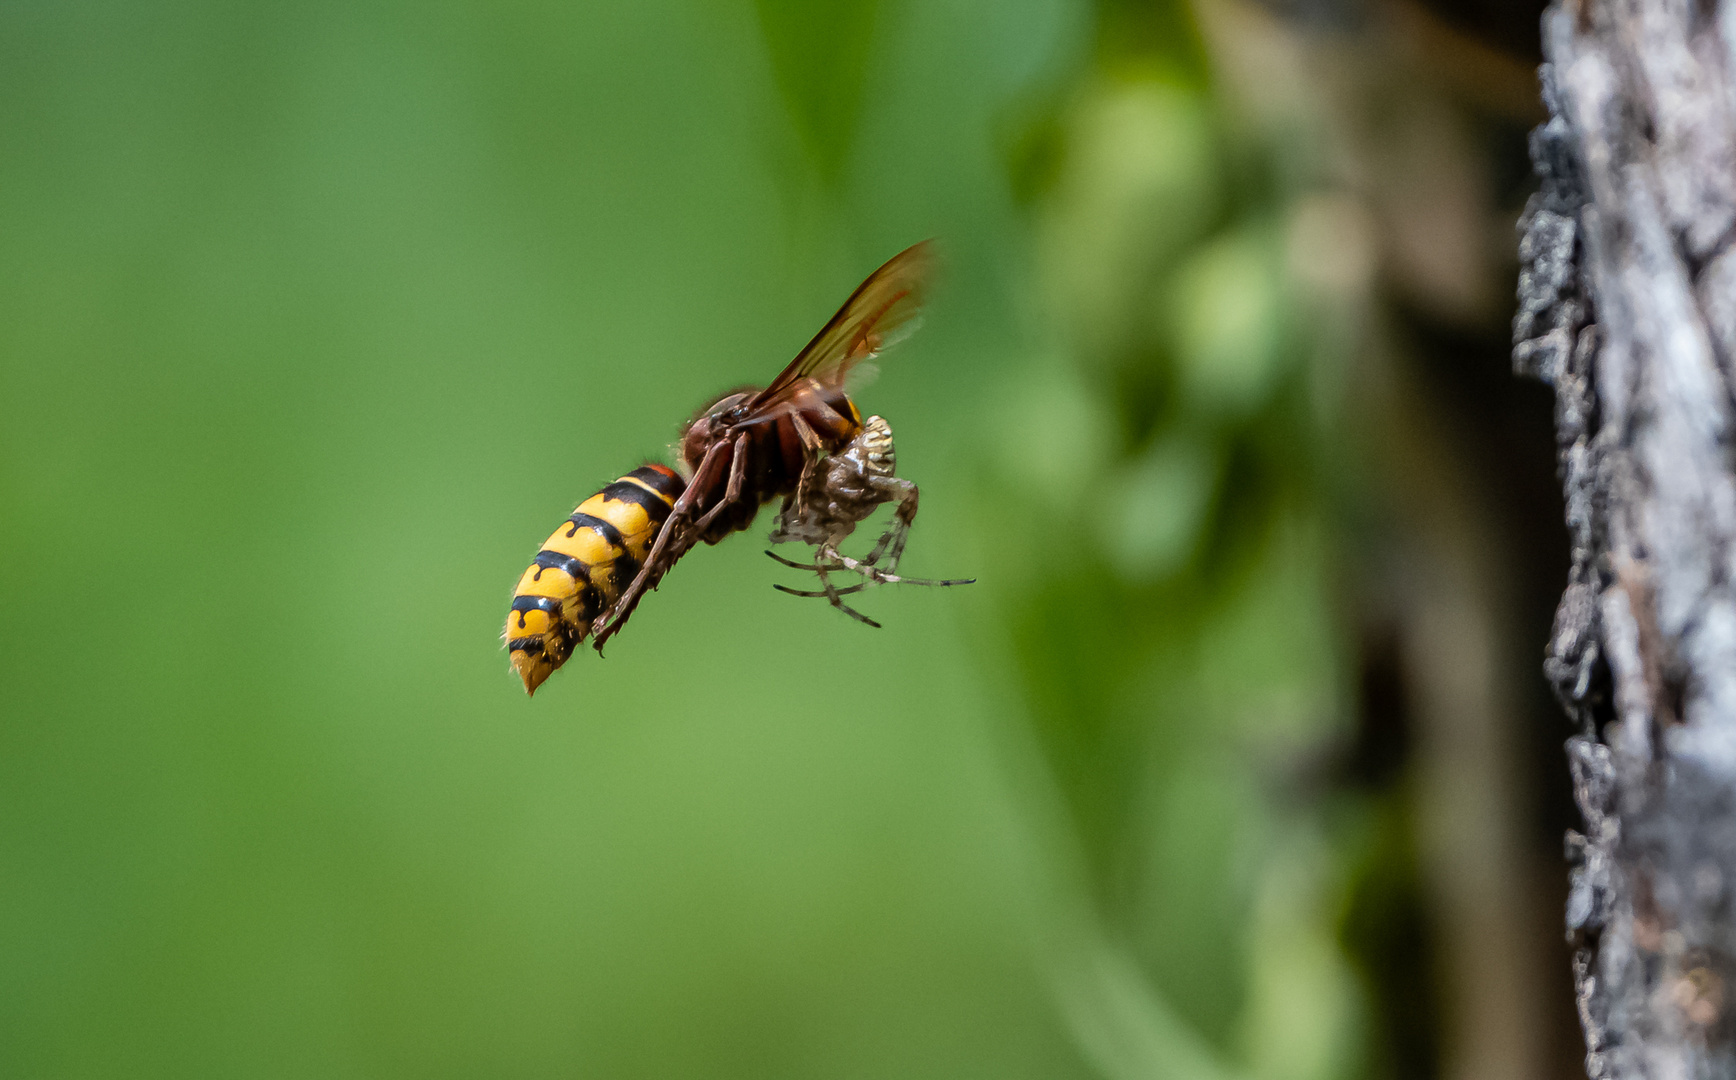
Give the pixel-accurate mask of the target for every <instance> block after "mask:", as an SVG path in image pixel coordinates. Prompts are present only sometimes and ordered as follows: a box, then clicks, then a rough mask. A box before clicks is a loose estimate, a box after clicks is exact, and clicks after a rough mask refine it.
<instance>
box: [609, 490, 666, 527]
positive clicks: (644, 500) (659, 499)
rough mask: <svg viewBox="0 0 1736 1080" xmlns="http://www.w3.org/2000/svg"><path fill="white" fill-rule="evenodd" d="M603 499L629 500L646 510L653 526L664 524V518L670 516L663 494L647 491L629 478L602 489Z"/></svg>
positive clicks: (646, 514)
mask: <svg viewBox="0 0 1736 1080" xmlns="http://www.w3.org/2000/svg"><path fill="white" fill-rule="evenodd" d="M602 496H603V501H604V502H608V501H610V500H611V499H612V500H614V501H615V502H629V503H632V504H633V505H634V506H637V507H639V508H640V509H641V510H643V511H645V516H646V517H648V518H650V519H651V527H652V528H656V527H657V526H659V525H661V524H663V519H664V518H666V517H668V516H669V509H670V507H669V503H668V502H666V501H665V500H664V498H663V496H661V495H658V494H656V493H654V492H650V491H646V490H645V489H644V488H642V487H640V486H639V485H638V484H635V483H632V482H631V481H627V480H617V481H615V482H614V483H613V484H610V485H609V486H608V487H606V488H604V489H603V491H602Z"/></svg>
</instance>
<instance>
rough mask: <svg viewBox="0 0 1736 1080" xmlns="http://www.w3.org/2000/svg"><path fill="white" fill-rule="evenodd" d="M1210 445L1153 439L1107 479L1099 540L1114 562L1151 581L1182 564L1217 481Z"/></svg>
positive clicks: (1132, 575)
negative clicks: (1106, 509)
mask: <svg viewBox="0 0 1736 1080" xmlns="http://www.w3.org/2000/svg"><path fill="white" fill-rule="evenodd" d="M1217 473H1218V464H1217V460H1216V458H1215V456H1214V455H1213V453H1212V451H1211V449H1210V448H1209V447H1207V446H1205V445H1203V444H1201V443H1200V442H1199V441H1198V440H1197V439H1194V438H1191V437H1189V436H1186V435H1181V434H1177V435H1172V436H1170V437H1168V438H1166V439H1163V440H1162V441H1160V442H1158V443H1156V444H1154V445H1153V446H1152V447H1151V448H1150V449H1148V450H1147V451H1146V452H1145V453H1144V454H1142V455H1140V456H1139V457H1138V458H1137V459H1135V460H1134V461H1133V462H1131V463H1130V464H1128V465H1127V466H1125V467H1124V468H1123V469H1122V470H1121V471H1120V472H1119V473H1117V474H1116V475H1115V476H1114V477H1113V478H1112V479H1111V480H1110V481H1109V497H1108V498H1105V499H1102V500H1100V503H1099V505H1102V506H1104V507H1106V508H1108V512H1107V513H1106V514H1104V516H1103V517H1102V519H1101V525H1102V530H1103V542H1104V546H1105V548H1106V549H1107V550H1108V553H1109V557H1110V559H1111V561H1112V562H1114V563H1115V565H1116V567H1117V568H1118V569H1119V570H1120V571H1121V572H1122V573H1123V574H1124V575H1126V576H1127V577H1128V578H1131V579H1132V580H1134V581H1150V580H1152V579H1154V578H1158V577H1163V576H1164V575H1167V574H1171V573H1174V572H1175V571H1177V570H1179V569H1181V568H1182V567H1183V566H1184V565H1186V563H1187V560H1188V556H1189V555H1190V554H1191V553H1192V551H1193V547H1194V543H1195V541H1196V540H1197V539H1198V537H1199V531H1200V524H1201V523H1202V522H1203V521H1204V520H1205V516H1206V510H1207V508H1208V507H1209V506H1210V504H1211V496H1212V490H1213V488H1214V487H1215V484H1216V478H1217Z"/></svg>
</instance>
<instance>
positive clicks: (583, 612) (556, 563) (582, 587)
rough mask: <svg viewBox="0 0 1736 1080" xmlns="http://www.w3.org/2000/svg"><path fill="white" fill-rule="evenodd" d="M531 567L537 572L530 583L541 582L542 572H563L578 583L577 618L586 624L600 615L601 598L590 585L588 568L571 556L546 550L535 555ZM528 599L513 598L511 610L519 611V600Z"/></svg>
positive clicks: (596, 590)
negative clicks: (578, 605) (579, 605)
mask: <svg viewBox="0 0 1736 1080" xmlns="http://www.w3.org/2000/svg"><path fill="white" fill-rule="evenodd" d="M533 565H534V566H536V567H537V572H536V576H535V577H533V578H531V580H532V581H541V580H542V572H543V571H544V570H564V571H566V574H567V576H568V577H570V578H572V579H573V580H574V581H576V582H578V583H579V593H578V596H579V603H580V604H582V605H583V606H582V607H581V608H580V610H579V618H580V619H582V620H583V621H584V622H585V623H586V624H589V623H590V621H591V620H592V619H595V618H596V617H597V616H598V615H600V614H602V611H603V602H602V597H600V596H599V595H598V591H599V590H598V589H597V587H596V586H595V585H593V584H592V583H591V568H590V567H588V566H586V565H585V564H584V563H582V562H580V561H579V560H578V559H575V558H573V557H572V556H571V555H562V554H561V553H560V552H558V551H550V550H549V549H548V548H544V549H542V550H541V551H539V552H537V553H536V561H535V562H534V563H533ZM530 599H531V597H525V596H520V597H514V598H513V610H514V611H517V610H519V608H518V602H519V601H520V600H530ZM543 610H544V611H547V610H548V609H547V608H544V609H543ZM559 625H565V623H564V622H561V623H559Z"/></svg>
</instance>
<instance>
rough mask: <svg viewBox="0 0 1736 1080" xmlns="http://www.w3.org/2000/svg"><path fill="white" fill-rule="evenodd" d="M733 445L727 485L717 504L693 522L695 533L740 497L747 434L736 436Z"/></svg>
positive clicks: (745, 458) (703, 528) (702, 530)
mask: <svg viewBox="0 0 1736 1080" xmlns="http://www.w3.org/2000/svg"><path fill="white" fill-rule="evenodd" d="M733 445H734V447H735V450H734V452H733V453H731V454H730V459H729V486H728V487H726V488H725V489H724V492H723V498H722V499H721V500H720V501H719V502H718V504H717V505H716V506H714V507H712V508H711V509H710V510H709V511H707V513H706V515H705V516H704V517H702V518H700V519H699V520H698V521H697V522H695V523H694V526H693V531H694V532H696V533H703V532H705V530H706V528H707V527H709V526H710V525H711V523H712V521H714V520H716V518H717V515H719V514H721V513H723V510H724V508H725V507H728V506H734V505H735V503H736V500H737V499H739V498H741V483H742V476H743V475H744V474H745V473H746V472H747V435H746V434H745V433H744V434H741V435H738V436H736V439H735V443H734V444H733Z"/></svg>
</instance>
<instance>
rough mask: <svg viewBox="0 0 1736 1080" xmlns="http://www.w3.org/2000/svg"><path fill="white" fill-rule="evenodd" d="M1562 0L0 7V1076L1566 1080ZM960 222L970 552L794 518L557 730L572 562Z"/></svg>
mask: <svg viewBox="0 0 1736 1080" xmlns="http://www.w3.org/2000/svg"><path fill="white" fill-rule="evenodd" d="M1535 14H1536V12H1535V10H1534V8H1530V7H1528V8H1526V9H1525V13H1524V14H1523V17H1518V18H1516V17H1515V15H1514V12H1513V11H1510V10H1508V9H1507V8H1506V7H1504V6H1503V5H1491V4H1483V5H1479V4H1474V3H1472V4H1458V5H1455V4H1447V3H1440V4H1436V5H1433V8H1432V9H1430V8H1425V7H1422V6H1418V5H1415V4H1412V3H1409V2H1404V0H1392V2H1380V0H1368V2H1355V0H1312V2H1307V3H1302V2H1298V3H1290V4H1277V3H1274V4H1269V5H1259V4H1249V3H1240V2H1232V0H1202V2H1201V3H1199V4H1197V5H1191V6H1189V5H1181V4H1169V3H1151V4H1140V3H1132V2H1130V0H1101V2H1099V3H1095V4H1093V3H1088V2H1085V0H1002V2H999V3H988V2H985V0H956V2H950V3H943V4H941V3H937V4H919V3H915V2H913V0H905V2H897V0H845V2H840V3H835V4H809V3H802V2H798V0H759V2H757V3H748V2H746V0H691V2H687V3H681V2H652V3H644V4H634V5H605V4H568V5H557V4H538V3H512V2H500V3H463V2H453V3H440V4H427V5H412V4H395V3H390V2H374V0H370V2H362V3H345V4H321V3H303V4H293V5H291V4H273V3H251V4H240V5H238V4H217V3H197V2H191V0H188V2H175V0H157V2H154V3H139V4H123V3H102V2H90V3H82V2H65V3H54V4H43V3H30V2H22V3H0V1075H3V1076H6V1077H20V1078H26V1077H29V1078H36V1077H44V1078H46V1077H111V1076H112V1077H139V1076H174V1077H194V1076H197V1077H205V1076H210V1077H242V1076H247V1077H251V1076H284V1077H314V1076H318V1077H348V1076H354V1077H387V1076H404V1077H430V1076H455V1077H457V1076H464V1077H468V1076H491V1077H493V1076H538V1077H542V1076H584V1077H632V1076H643V1077H817V1076H827V1077H855V1076H860V1077H975V1076H981V1077H1023V1076H1029V1077H1066V1076H1079V1077H1088V1076H1103V1077H1111V1078H1116V1080H1120V1078H1134V1077H1175V1078H1183V1077H1186V1078H1199V1080H1241V1078H1246V1080H1330V1078H1346V1080H1352V1078H1363V1077H1367V1078H1371V1080H1372V1078H1377V1077H1411V1076H1417V1077H1435V1076H1441V1077H1459V1076H1466V1077H1472V1076H1475V1077H1478V1078H1484V1077H1496V1078H1501V1077H1514V1078H1518V1077H1535V1076H1540V1075H1551V1076H1555V1075H1559V1076H1569V1075H1575V1074H1576V1071H1577V1069H1578V1064H1577V1054H1578V1050H1577V1048H1576V1038H1577V1036H1576V1033H1575V1031H1574V1028H1573V1018H1572V1011H1571V998H1570V995H1569V987H1568V979H1567V969H1566V962H1565V952H1564V950H1563V949H1561V948H1560V947H1559V946H1558V945H1556V944H1555V942H1556V941H1557V940H1558V936H1559V929H1558V927H1559V925H1560V923H1559V916H1558V914H1557V913H1558V912H1559V910H1560V909H1559V902H1560V894H1561V892H1562V887H1561V882H1560V879H1561V878H1562V873H1561V869H1560V867H1559V866H1558V859H1557V853H1558V849H1559V836H1560V829H1561V827H1562V826H1563V825H1564V824H1565V822H1566V820H1567V819H1566V817H1565V810H1564V809H1563V807H1564V806H1565V796H1564V794H1563V792H1562V790H1561V788H1562V785H1561V782H1560V780H1559V776H1560V774H1561V772H1562V770H1561V769H1560V768H1559V764H1560V762H1559V750H1558V747H1559V741H1560V738H1561V737H1563V736H1564V735H1565V734H1566V731H1565V728H1564V727H1559V728H1558V727H1557V726H1556V725H1559V724H1560V721H1559V718H1558V717H1556V716H1555V715H1554V714H1553V713H1552V706H1551V705H1550V703H1549V702H1548V700H1547V698H1546V695H1545V693H1544V691H1543V688H1542V684H1541V681H1540V679H1538V678H1537V676H1536V672H1535V669H1536V666H1537V665H1536V661H1537V658H1538V656H1539V655H1540V649H1541V643H1542V641H1543V640H1544V633H1545V632H1546V630H1547V626H1548V614H1549V607H1550V602H1551V599H1550V598H1551V596H1552V595H1553V592H1554V591H1555V590H1557V589H1558V588H1559V585H1560V581H1561V580H1562V574H1563V572H1564V567H1565V556H1564V554H1563V548H1564V545H1563V543H1562V538H1561V535H1560V527H1559V520H1560V517H1559V510H1558V506H1557V496H1556V495H1555V491H1554V487H1553V479H1552V477H1551V475H1550V469H1551V460H1552V459H1551V458H1550V453H1551V444H1550V433H1549V412H1548V398H1547V395H1546V394H1545V393H1544V392H1543V391H1542V389H1541V388H1538V387H1522V386H1518V385H1516V384H1513V383H1511V382H1510V381H1509V380H1508V378H1507V376H1506V374H1505V363H1506V360H1505V345H1504V333H1505V326H1504V319H1505V318H1506V317H1507V315H1508V312H1509V308H1510V302H1509V300H1508V299H1507V297H1508V296H1509V295H1510V292H1511V288H1510V281H1511V265H1510V264H1511V258H1512V256H1511V248H1512V235H1511V225H1512V221H1513V219H1514V217H1515V216H1516V214H1517V211H1518V208H1519V206H1520V205H1521V204H1522V202H1523V198H1524V195H1525V192H1526V190H1527V189H1528V188H1527V185H1528V180H1527V176H1526V167H1525V162H1524V141H1523V137H1524V131H1525V129H1526V127H1527V126H1528V125H1529V124H1530V123H1532V122H1534V121H1535V119H1536V117H1537V106H1536V101H1535V87H1534V83H1533V82H1532V81H1531V74H1530V70H1529V66H1528V65H1529V64H1530V63H1532V62H1534V60H1535V57H1534V55H1532V54H1533V53H1534V50H1535V47H1536V46H1535V30H1534V26H1535ZM1526 19H1530V20H1531V21H1530V22H1529V23H1527V22H1526V21H1525V20H1526ZM927 236H936V237H938V238H940V241H941V243H942V245H943V247H944V255H945V261H946V267H945V273H944V275H943V277H942V280H941V281H940V283H939V286H938V288H937V290H936V295H935V297H934V299H933V301H932V303H931V308H930V312H929V317H928V319H927V323H926V326H925V328H924V329H923V331H922V333H921V334H919V335H917V336H916V337H915V338H914V339H912V340H911V341H909V342H908V343H906V344H905V345H903V346H900V348H899V349H898V350H897V351H896V352H894V353H892V354H889V355H888V356H887V357H886V358H885V360H884V363H883V368H884V371H883V375H882V377H881V379H880V380H879V382H878V383H876V384H875V385H873V386H872V387H870V388H868V389H867V390H865V391H863V392H862V394H861V395H860V401H861V403H862V405H863V408H864V412H875V413H880V414H883V415H885V416H886V417H887V418H888V419H889V420H890V421H891V423H892V424H893V426H894V429H895V431H896V432H897V434H898V440H899V466H900V471H901V473H902V474H903V475H906V476H909V477H911V478H913V479H915V480H916V481H917V482H918V483H920V484H921V486H922V491H923V496H924V498H923V504H922V505H923V509H922V514H921V517H920V519H919V521H918V523H917V527H916V530H915V532H914V534H913V541H912V544H911V547H910V551H909V555H908V557H907V560H906V562H905V564H904V569H905V570H906V571H908V572H910V573H913V574H918V575H932V576H971V575H974V576H977V577H979V578H980V579H981V582H980V584H978V585H975V586H972V587H970V588H969V589H953V590H947V591H945V592H940V591H932V590H914V589H911V590H903V591H900V590H898V589H895V588H884V589H877V590H874V591H872V592H871V593H868V594H866V595H865V596H864V597H862V603H861V605H860V606H861V607H862V608H863V609H864V610H865V611H867V612H868V613H870V614H872V615H873V616H875V617H876V618H878V619H880V620H881V621H882V622H884V623H885V624H886V628H885V629H884V630H882V631H872V630H869V629H867V628H865V627H862V626H860V625H857V624H855V623H853V622H851V621H849V620H847V619H844V618H842V617H841V616H839V615H838V614H837V613H836V612H833V611H831V610H829V609H828V608H827V607H826V606H825V605H824V604H820V603H815V602H812V601H801V600H794V599H791V598H789V597H786V596H780V595H778V594H777V593H775V592H774V591H773V590H772V589H771V588H770V587H769V583H770V582H772V581H785V582H790V583H794V582H795V577H794V576H793V575H792V573H791V572H789V571H786V570H780V568H778V567H775V566H774V565H772V564H771V563H770V562H769V560H767V559H765V557H764V556H763V555H762V554H761V553H760V551H761V548H762V547H763V546H764V545H763V543H761V542H760V540H761V537H760V535H759V533H760V532H761V530H760V529H759V528H756V529H755V531H754V533H752V534H749V535H746V536H743V537H740V538H738V539H733V540H731V541H730V542H728V543H725V544H723V545H721V546H719V547H717V548H715V549H706V550H702V551H700V552H698V553H696V554H694V555H693V556H691V557H690V558H689V559H688V560H687V561H686V562H684V563H683V564H682V565H681V566H680V568H679V569H678V570H676V571H675V572H674V573H673V574H672V575H671V576H670V577H669V578H668V579H667V581H666V582H665V584H664V587H663V589H662V590H661V591H660V592H659V593H658V594H657V595H656V596H654V597H652V598H650V600H649V601H648V602H647V603H646V604H645V605H644V606H643V607H642V608H641V609H640V611H639V613H638V614H637V615H636V617H635V619H634V621H633V625H632V627H631V628H630V630H629V631H628V632H626V633H625V634H623V635H622V636H621V637H620V638H619V639H618V640H617V641H616V642H615V643H613V644H612V646H611V648H610V651H609V656H608V658H607V659H606V660H599V659H598V658H597V657H595V656H594V655H582V656H579V657H577V658H575V660H574V661H573V662H572V663H571V664H569V666H568V667H567V668H566V669H565V670H563V671H562V672H560V673H559V674H557V675H556V676H555V677H554V678H553V679H552V680H551V681H550V683H549V684H548V685H547V686H546V687H545V688H544V689H543V690H542V691H541V692H540V693H539V694H538V695H537V697H536V698H535V700H534V701H533V700H527V699H526V698H525V697H524V695H523V693H522V690H521V689H520V687H519V685H518V683H517V681H516V679H515V678H514V677H512V676H511V675H510V674H509V673H508V671H507V666H506V658H505V655H504V653H503V652H502V651H501V650H500V646H499V641H498V633H499V626H500V624H501V620H502V618H503V617H504V613H505V609H506V603H507V600H508V597H509V594H510V589H511V586H512V584H513V582H514V581H515V580H516V579H517V576H518V574H519V573H520V572H521V571H522V569H523V566H524V565H525V563H526V561H527V560H528V559H529V557H530V556H531V555H532V554H533V553H534V551H535V549H536V545H537V543H538V541H539V540H540V539H541V538H542V537H543V536H545V535H546V534H547V532H548V530H549V529H550V528H552V527H553V525H554V524H555V523H556V522H558V521H559V520H561V518H562V517H564V516H565V515H566V514H567V513H568V512H569V511H570V509H571V507H572V506H573V505H574V504H575V503H576V502H577V501H579V500H580V499H582V498H584V497H585V496H586V495H588V494H589V493H590V492H592V491H593V490H595V489H596V488H597V487H599V486H600V485H601V484H602V483H604V482H607V481H608V480H609V479H611V478H613V477H615V476H617V475H619V474H620V473H621V472H622V471H624V470H626V469H628V468H631V467H632V466H633V465H635V464H637V463H638V462H640V461H642V460H645V459H646V458H648V457H651V458H657V457H661V456H662V455H663V454H664V452H665V448H666V445H667V443H668V442H669V441H670V440H671V439H673V438H674V436H675V434H676V425H677V423H678V422H679V421H680V420H681V419H682V418H683V417H685V416H687V415H689V414H690V412H691V411H692V409H693V408H694V407H695V406H696V405H698V404H700V403H701V402H702V401H703V400H705V399H706V397H707V395H711V394H715V393H716V392H717V391H720V390H722V389H723V388H725V387H728V386H731V385H734V384H738V383H742V382H755V381H762V382H763V381H764V380H765V379H767V378H769V377H770V376H771V375H772V374H773V373H774V372H775V371H776V370H777V369H778V368H779V367H780V366H781V365H782V364H783V363H784V362H785V361H786V360H787V359H788V357H789V356H790V355H791V354H792V353H793V352H794V351H795V350H796V349H797V348H798V347H799V346H800V345H801V344H802V343H803V342H804V341H806V340H807V338H808V337H809V335H811V334H812V332H813V331H814V330H815V329H816V328H817V327H818V326H819V325H820V323H821V322H823V320H824V319H825V318H826V317H827V316H828V315H829V314H830V313H831V311H832V310H833V309H834V308H835V307H836V305H837V304H838V303H839V302H840V301H841V300H842V298H843V297H844V296H845V295H847V293H848V292H849V290H850V289H851V288H852V287H853V286H854V285H855V284H856V283H857V282H858V281H859V280H860V279H861V278H862V277H863V276H865V275H866V274H867V272H868V271H870V270H871V269H872V268H873V267H874V266H876V265H878V264H879V263H880V262H881V261H882V260H884V259H885V258H886V257H888V256H890V255H891V254H892V253H894V252H896V251H897V250H899V249H900V248H902V247H904V246H906V245H907V244H909V243H912V242H914V241H916V240H919V239H921V238H923V237H927ZM765 527H769V519H768V520H767V522H766V524H765Z"/></svg>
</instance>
